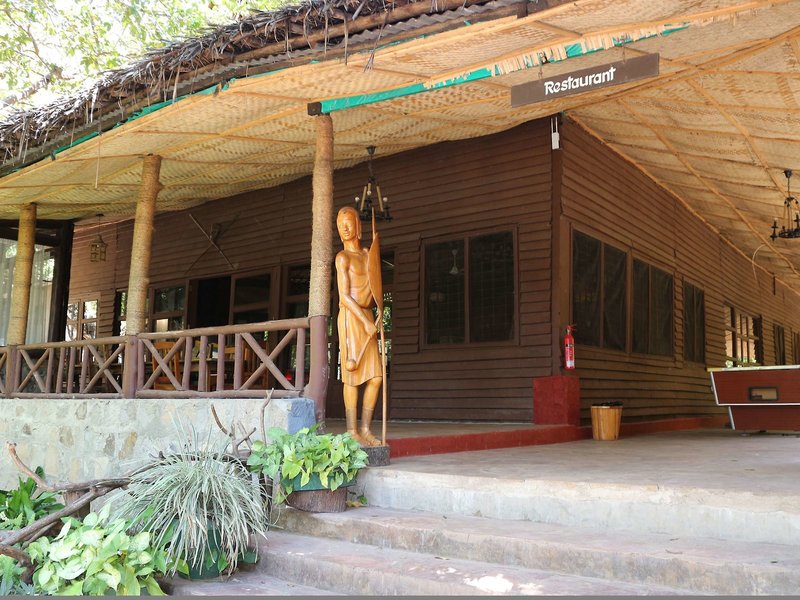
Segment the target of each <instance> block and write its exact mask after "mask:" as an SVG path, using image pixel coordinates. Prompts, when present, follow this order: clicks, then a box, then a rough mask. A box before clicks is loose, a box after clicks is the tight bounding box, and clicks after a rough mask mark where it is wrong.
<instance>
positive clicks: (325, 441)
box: [247, 425, 368, 501]
mask: <svg viewBox="0 0 800 600" xmlns="http://www.w3.org/2000/svg"><path fill="white" fill-rule="evenodd" d="M317 427H318V426H317V425H314V426H313V427H311V428H308V427H304V428H303V429H300V430H299V431H297V432H296V433H293V434H290V433H287V432H286V431H284V430H282V429H279V428H277V427H273V428H271V429H270V430H269V431H268V434H267V435H268V437H269V439H270V440H271V441H270V443H268V444H265V443H264V442H261V441H255V442H253V448H252V450H251V452H250V457H249V458H248V459H247V466H248V467H249V468H250V470H252V471H254V472H256V473H263V474H266V475H267V476H268V477H270V478H272V479H275V478H276V477H277V476H278V473H280V480H281V486H282V487H283V492H284V494H285V495H286V496H288V495H289V494H291V493H292V492H293V491H294V490H295V489H296V488H297V487H301V486H304V485H306V484H308V483H309V481H311V479H312V477H314V476H316V477H318V478H319V482H320V484H321V485H322V487H324V488H326V489H329V490H336V489H338V488H339V487H341V486H342V485H344V484H347V483H350V482H351V481H352V480H353V479H355V477H356V475H357V474H358V471H359V469H361V468H363V467H366V466H367V460H368V457H367V453H366V452H364V450H362V448H361V445H360V444H359V443H358V442H357V441H356V440H354V439H353V437H352V436H351V435H350V434H349V433H341V434H335V435H334V434H330V433H328V434H318V433H317V431H316V430H317ZM284 498H285V496H284V497H279V498H277V500H278V501H280V500H282V499H284Z"/></svg>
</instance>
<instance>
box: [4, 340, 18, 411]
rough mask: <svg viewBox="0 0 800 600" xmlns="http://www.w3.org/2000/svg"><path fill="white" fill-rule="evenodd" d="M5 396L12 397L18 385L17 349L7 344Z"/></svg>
mask: <svg viewBox="0 0 800 600" xmlns="http://www.w3.org/2000/svg"><path fill="white" fill-rule="evenodd" d="M6 373H7V374H6V378H7V379H6V389H7V390H8V392H7V394H6V396H7V397H9V398H13V397H14V394H15V393H16V392H17V388H18V387H19V351H18V350H17V347H16V346H15V345H14V346H9V350H8V371H7V372H6Z"/></svg>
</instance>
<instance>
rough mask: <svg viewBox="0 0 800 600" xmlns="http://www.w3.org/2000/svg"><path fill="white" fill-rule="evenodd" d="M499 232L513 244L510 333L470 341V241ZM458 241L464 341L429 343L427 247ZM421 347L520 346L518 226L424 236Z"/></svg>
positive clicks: (421, 261) (429, 348)
mask: <svg viewBox="0 0 800 600" xmlns="http://www.w3.org/2000/svg"><path fill="white" fill-rule="evenodd" d="M499 233H507V234H510V235H511V243H512V246H513V247H512V261H513V264H512V266H511V273H512V276H513V283H514V292H513V306H512V308H511V316H512V319H513V324H512V327H511V333H512V335H511V336H510V337H509V338H507V339H503V340H492V341H476V342H473V341H471V331H470V323H469V321H470V293H469V290H470V278H469V270H470V266H469V262H470V261H469V256H470V255H469V248H470V246H469V241H470V240H472V239H475V238H480V237H484V236H489V235H493V234H499ZM458 242H461V243H463V244H464V256H463V273H464V307H463V315H464V317H463V318H464V341H463V342H442V343H436V342H429V341H428V304H427V298H428V293H429V292H430V290H428V277H427V275H428V273H427V269H426V265H427V253H428V248H429V247H430V246H433V245H435V244H442V243H458ZM420 274H421V276H420V317H421V318H420V332H419V337H420V347H421V348H423V349H427V350H433V349H437V348H466V347H473V346H480V347H489V346H515V345H519V337H520V315H519V296H520V289H519V287H520V276H519V233H518V227H517V226H515V225H511V226H505V227H504V226H498V227H493V228H491V229H481V230H478V231H469V232H464V233H462V234H460V235H457V236H453V235H448V236H437V237H431V238H425V239H424V240H422V244H421V251H420Z"/></svg>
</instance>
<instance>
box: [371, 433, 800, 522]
mask: <svg viewBox="0 0 800 600" xmlns="http://www.w3.org/2000/svg"><path fill="white" fill-rule="evenodd" d="M382 469H386V470H393V469H395V470H402V471H404V472H407V473H408V472H414V473H442V474H450V475H462V476H475V477H491V478H493V479H508V480H519V479H525V478H531V479H536V480H550V481H563V482H569V481H571V482H594V483H601V482H602V483H619V484H628V485H639V486H671V487H686V488H703V489H720V490H726V491H735V492H741V493H752V494H755V495H769V496H776V495H777V496H781V497H786V500H787V501H792V502H795V506H797V507H800V477H798V475H800V435H782V434H771V433H763V434H752V435H749V434H742V433H740V432H738V431H731V430H729V429H719V430H696V431H677V432H670V433H656V434H649V435H640V436H634V437H628V438H624V437H623V438H620V439H618V440H615V441H602V442H601V441H595V440H586V441H578V442H570V443H565V444H550V445H541V446H527V447H520V448H503V449H497V450H484V451H481V452H456V453H451V454H440V455H435V456H414V457H408V458H399V459H397V460H394V461H392V464H391V465H390V466H388V467H382Z"/></svg>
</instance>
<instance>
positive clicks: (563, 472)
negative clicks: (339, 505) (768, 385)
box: [355, 436, 800, 545]
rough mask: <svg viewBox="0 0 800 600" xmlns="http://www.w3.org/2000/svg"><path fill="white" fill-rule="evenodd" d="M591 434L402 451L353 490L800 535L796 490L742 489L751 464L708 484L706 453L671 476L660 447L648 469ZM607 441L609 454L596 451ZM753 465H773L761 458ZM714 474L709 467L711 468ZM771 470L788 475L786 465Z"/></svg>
mask: <svg viewBox="0 0 800 600" xmlns="http://www.w3.org/2000/svg"><path fill="white" fill-rule="evenodd" d="M643 437H645V436H643ZM591 443H592V442H575V443H572V444H558V445H557V446H552V447H550V448H545V447H538V448H515V449H508V450H490V451H486V452H462V453H458V454H452V455H439V456H436V457H414V458H404V459H401V460H398V461H394V462H393V463H392V464H391V465H389V466H386V467H380V468H371V469H365V470H364V471H363V472H362V473H361V474H359V482H358V486H357V487H356V488H355V491H356V493H357V494H364V495H365V496H366V498H367V501H368V503H369V505H370V506H375V507H384V508H397V509H403V510H422V511H429V512H435V513H441V514H459V515H464V516H482V517H489V518H492V519H503V520H515V521H519V520H527V521H535V522H540V523H552V524H558V525H567V526H573V527H589V528H600V529H609V530H614V531H628V532H638V533H664V534H668V535H671V536H672V537H679V538H683V537H707V538H715V539H724V540H733V541H741V542H767V543H778V544H787V545H792V544H798V543H800V496H798V494H796V493H794V491H793V490H790V491H789V492H784V491H783V490H775V491H764V490H763V489H762V488H761V487H760V484H759V483H758V481H757V480H753V486H754V487H752V488H750V489H746V488H747V481H748V480H747V477H748V476H749V475H752V474H758V473H755V471H756V468H753V469H752V471H753V472H754V473H749V472H744V473H742V476H741V479H740V480H736V481H735V482H734V483H733V485H732V484H730V483H729V482H728V481H725V482H724V483H725V485H721V486H720V487H716V488H715V487H708V485H707V484H706V483H705V482H704V481H696V480H697V479H700V478H702V476H703V475H702V473H703V469H708V468H714V466H713V465H705V464H703V463H698V462H696V461H699V460H701V458H702V457H697V456H695V457H693V458H692V457H687V458H686V459H685V460H686V461H687V463H688V461H692V460H694V461H695V462H694V464H686V465H678V467H675V468H676V469H678V468H679V469H682V471H681V473H680V475H682V478H679V477H678V476H673V477H672V479H673V480H672V481H671V480H670V476H669V475H668V474H667V475H663V476H662V477H660V478H659V471H658V469H659V464H658V460H657V457H656V458H651V459H650V464H647V465H646V467H647V468H649V469H650V470H649V471H647V472H642V470H643V469H644V468H645V467H643V466H642V465H637V464H636V460H637V458H638V457H637V456H636V455H635V454H632V455H631V456H629V457H625V456H619V451H618V450H619V449H626V448H627V447H626V446H625V445H624V444H622V443H621V444H619V445H618V446H614V447H613V448H611V447H609V446H606V447H604V448H598V447H597V446H595V447H594V448H592V447H591V446H586V445H585V444H591ZM595 444H600V445H601V444H603V442H595ZM570 447H575V448H577V450H574V449H573V448H570ZM606 448H608V449H609V450H608V451H607V454H608V456H607V457H606V456H603V455H602V454H603V452H605V451H606ZM587 449H588V450H589V451H591V455H590V456H589V458H588V459H586V458H585V457H583V456H580V457H579V458H581V460H583V463H582V464H580V463H578V462H577V461H576V463H575V464H573V465H570V463H569V462H568V461H567V460H566V459H568V458H570V457H571V455H570V454H569V453H570V452H573V453H574V454H575V455H576V456H578V451H585V450H587ZM634 450H635V448H634ZM559 451H560V452H561V455H559V454H557V452H559ZM614 452H616V455H615V454H614ZM740 452H741V451H740ZM584 454H586V453H585V452H584ZM785 456H794V455H793V454H792V455H788V454H787V455H785ZM733 460H736V459H733ZM782 460H783V461H784V462H786V460H787V459H786V458H782ZM604 461H607V462H608V464H605V463H604ZM613 461H616V462H613ZM626 461H627V462H626ZM608 465H611V466H610V467H609V466H608ZM724 466H725V465H723V467H724ZM740 468H741V467H740ZM757 468H758V469H760V470H763V471H766V472H769V471H767V468H765V467H763V466H761V465H758V466H757ZM692 469H695V470H696V473H694V472H693V471H692ZM713 476H714V472H713V471H709V475H708V477H709V478H712V477H713ZM775 476H776V477H782V478H783V479H786V474H785V472H784V473H779V472H776V475H775ZM775 481H780V479H776V480H775ZM742 488H745V489H742Z"/></svg>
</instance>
